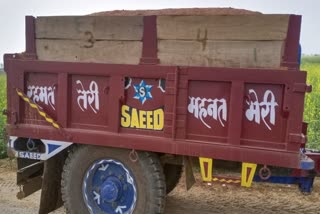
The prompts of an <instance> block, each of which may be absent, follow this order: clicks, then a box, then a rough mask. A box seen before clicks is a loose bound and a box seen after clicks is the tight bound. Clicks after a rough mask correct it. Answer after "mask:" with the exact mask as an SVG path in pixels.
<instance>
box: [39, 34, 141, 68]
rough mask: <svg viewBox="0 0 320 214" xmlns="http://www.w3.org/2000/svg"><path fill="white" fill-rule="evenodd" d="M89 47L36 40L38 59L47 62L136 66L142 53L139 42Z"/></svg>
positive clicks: (109, 42) (97, 42)
mask: <svg viewBox="0 0 320 214" xmlns="http://www.w3.org/2000/svg"><path fill="white" fill-rule="evenodd" d="M91 45H92V44H91V43H87V42H85V41H81V40H47V39H46V40H45V39H37V40H36V47H37V55H38V58H39V59H40V60H48V61H66V62H100V63H115V64H138V63H139V60H140V56H141V52H142V42H140V41H96V42H95V43H93V45H92V47H90V46H91ZM86 47H90V48H86Z"/></svg>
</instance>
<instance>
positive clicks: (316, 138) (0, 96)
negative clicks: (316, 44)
mask: <svg viewBox="0 0 320 214" xmlns="http://www.w3.org/2000/svg"><path fill="white" fill-rule="evenodd" d="M301 69H302V70H306V71H307V72H308V78H307V82H308V83H309V84H311V85H312V86H313V91H312V93H310V94H307V95H306V98H305V112H304V120H305V121H306V122H307V123H309V127H308V144H307V145H308V146H307V147H308V148H311V149H318V150H320V56H303V59H302V67H301ZM6 105H7V98H6V76H5V74H3V73H2V74H0V111H2V109H5V108H6ZM5 124H6V117H5V116H4V115H2V113H0V158H4V157H6V143H7V142H5V138H4V135H3V130H4V128H5Z"/></svg>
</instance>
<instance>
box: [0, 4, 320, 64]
mask: <svg viewBox="0 0 320 214" xmlns="http://www.w3.org/2000/svg"><path fill="white" fill-rule="evenodd" d="M192 7H198V8H201V7H233V8H242V9H248V10H254V11H260V12H263V13H268V14H269V13H270V14H299V15H302V30H301V31H302V32H301V40H300V42H301V45H302V52H303V53H304V54H320V41H319V40H320V39H319V38H320V36H319V35H320V12H319V8H320V1H319V0H158V1H155V0H153V1H152V0H54V1H52V0H51V1H49V0H0V8H1V13H0V26H1V33H0V63H2V62H3V59H2V56H3V54H4V53H19V52H23V51H24V49H25V28H24V27H25V25H24V20H25V19H24V17H25V16H26V15H33V16H53V15H86V14H90V13H93V12H99V11H107V10H117V9H131V10H134V9H161V8H192Z"/></svg>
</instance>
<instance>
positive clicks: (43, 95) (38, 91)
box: [27, 85, 56, 110]
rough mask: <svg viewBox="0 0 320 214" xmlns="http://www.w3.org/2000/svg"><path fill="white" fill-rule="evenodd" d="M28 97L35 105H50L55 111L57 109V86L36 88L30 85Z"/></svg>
mask: <svg viewBox="0 0 320 214" xmlns="http://www.w3.org/2000/svg"><path fill="white" fill-rule="evenodd" d="M27 89H28V91H27V96H28V97H29V98H30V99H31V100H32V101H33V102H35V103H39V102H41V103H44V104H45V105H50V106H51V108H52V109H53V110H56V109H55V107H54V106H55V99H54V91H55V89H56V87H55V86H52V87H47V86H34V85H29V86H28V87H27Z"/></svg>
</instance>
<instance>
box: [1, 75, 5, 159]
mask: <svg viewBox="0 0 320 214" xmlns="http://www.w3.org/2000/svg"><path fill="white" fill-rule="evenodd" d="M6 88H7V81H6V75H5V74H4V73H1V74H0V111H2V110H3V109H5V108H6V106H7V93H6ZM5 124H6V116H4V115H3V114H2V112H0V158H4V157H6V156H7V154H6V151H7V150H6V145H7V144H6V142H4V141H5V140H4V136H5V135H4V129H5Z"/></svg>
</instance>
